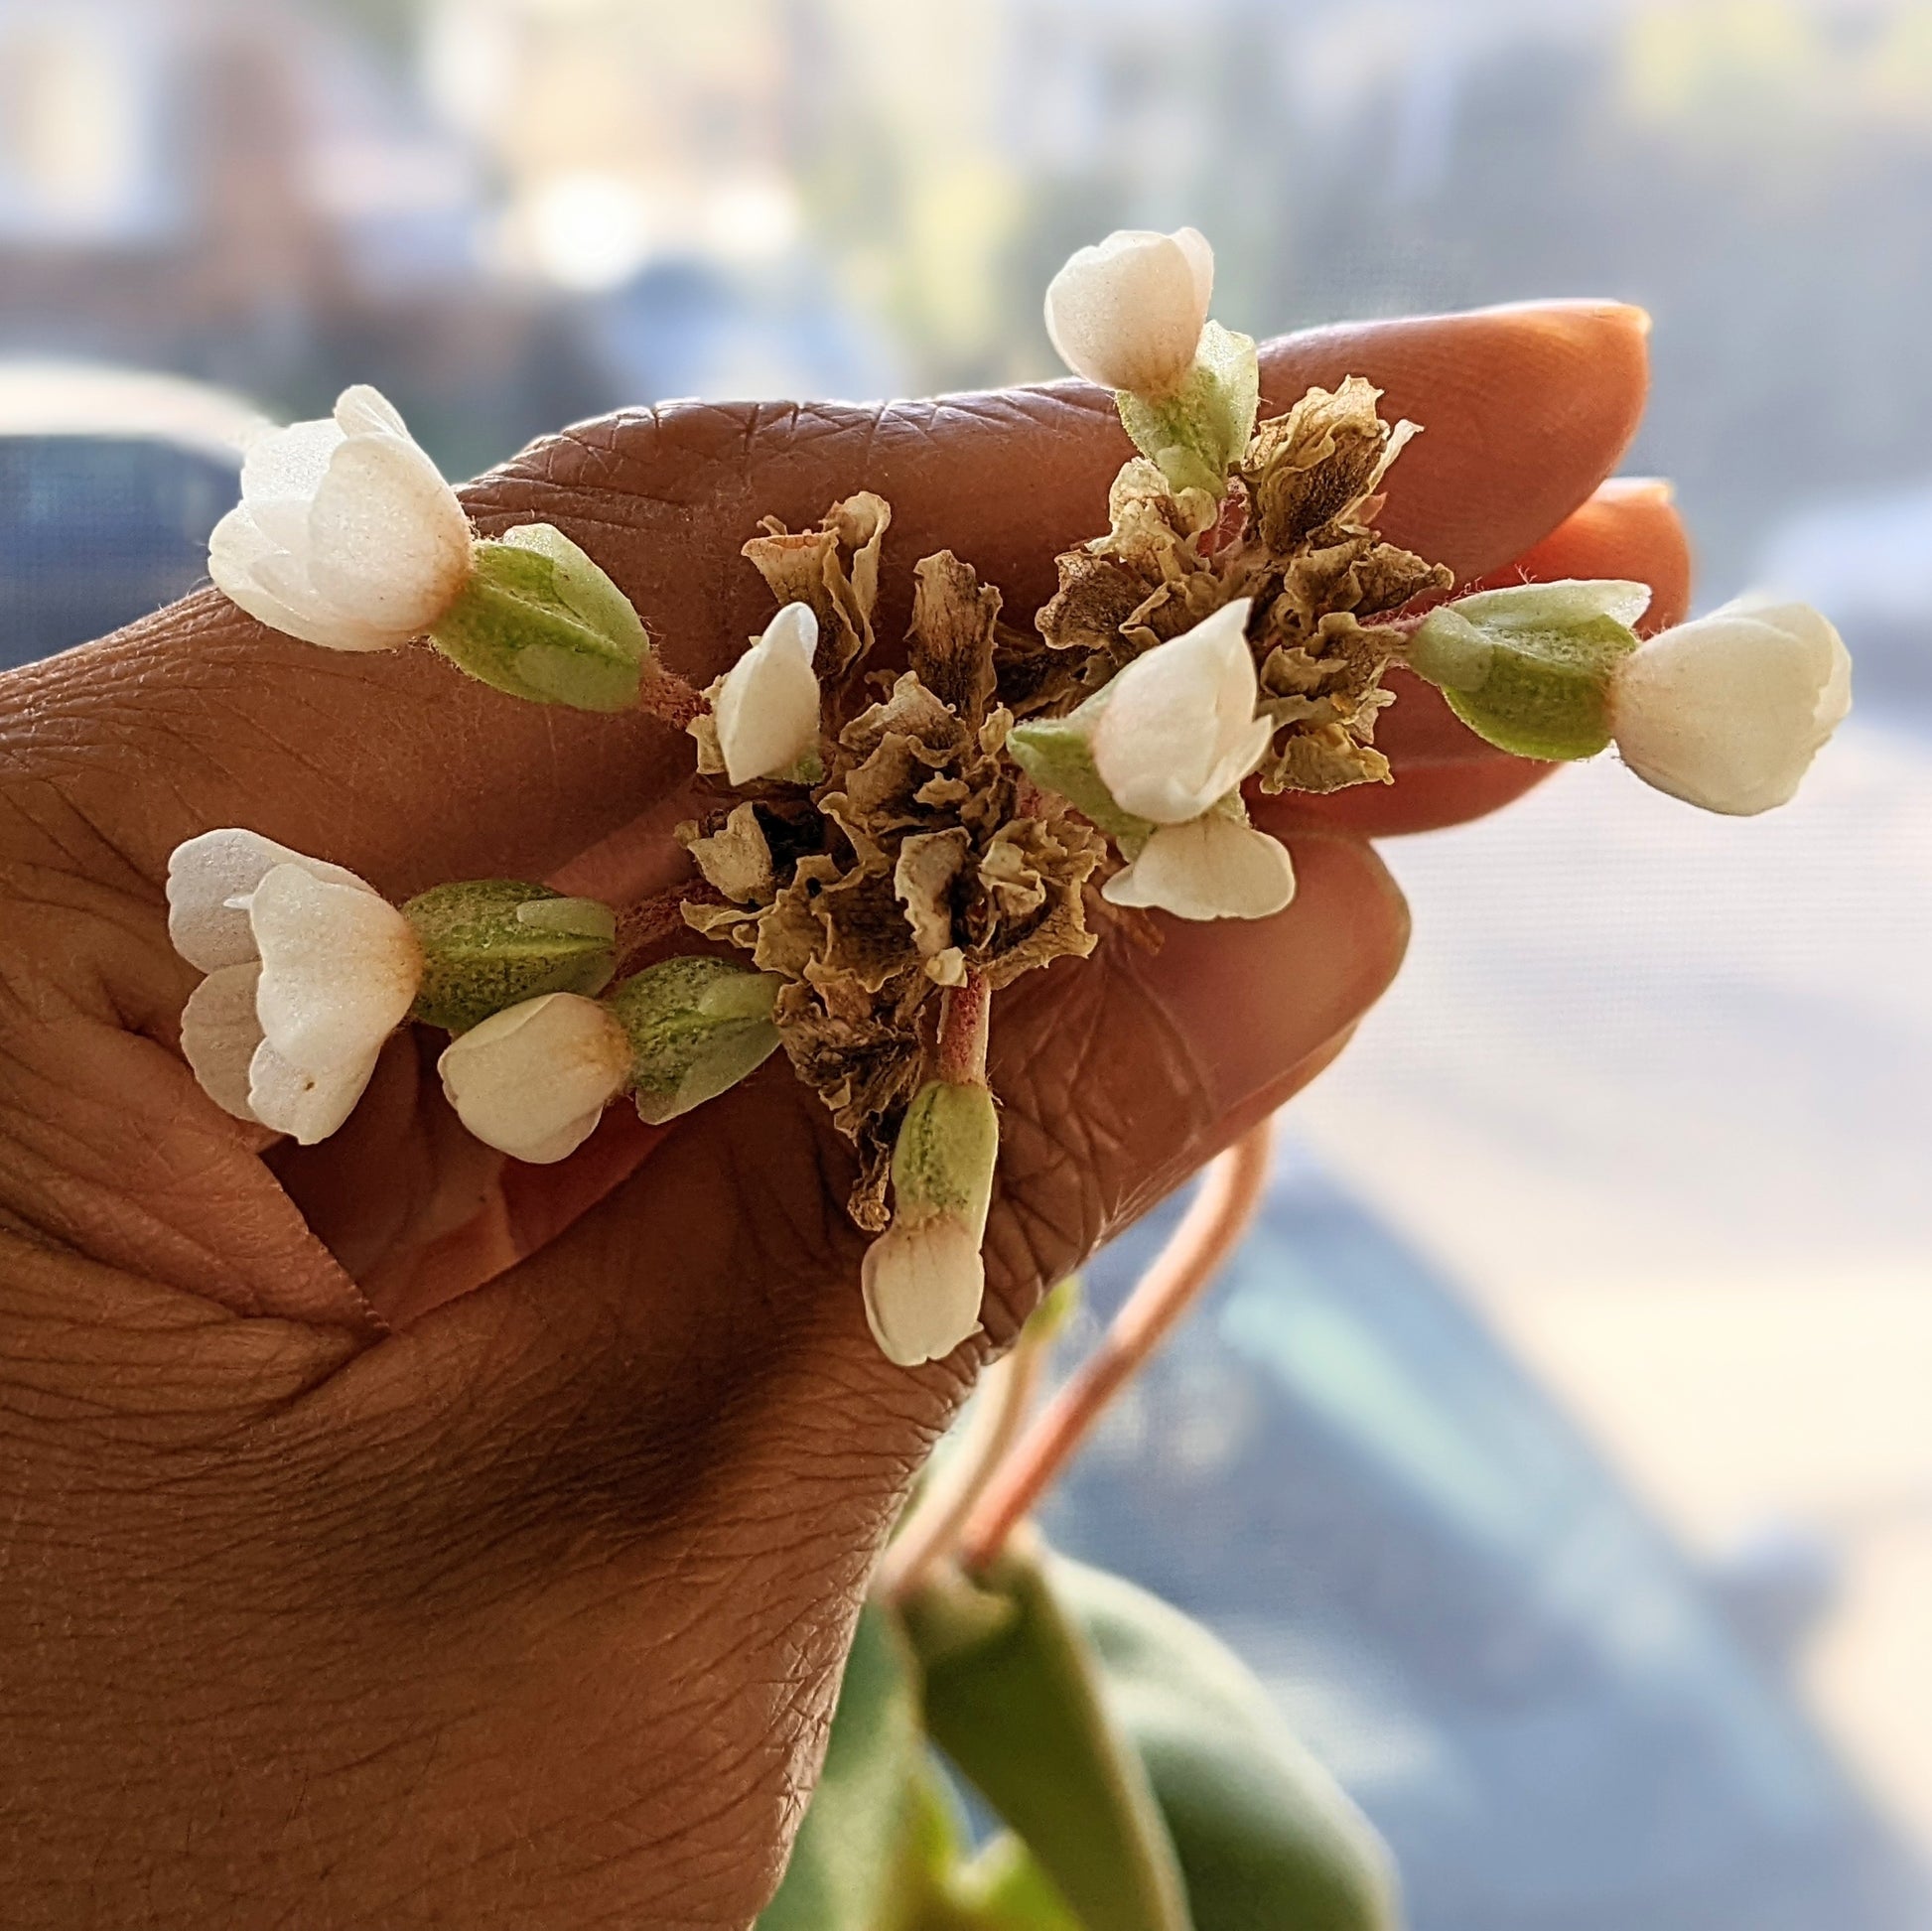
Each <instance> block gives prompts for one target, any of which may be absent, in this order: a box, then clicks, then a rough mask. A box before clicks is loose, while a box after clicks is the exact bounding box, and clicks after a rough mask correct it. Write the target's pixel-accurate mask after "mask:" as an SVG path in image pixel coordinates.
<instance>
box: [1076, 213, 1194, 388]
mask: <svg viewBox="0 0 1932 1931" xmlns="http://www.w3.org/2000/svg"><path fill="white" fill-rule="evenodd" d="M1213 286H1214V254H1213V250H1212V249H1211V248H1209V247H1208V245H1207V242H1206V240H1205V239H1204V238H1203V237H1202V236H1201V235H1199V234H1197V233H1196V232H1195V231H1194V230H1193V229H1191V228H1183V229H1182V230H1181V231H1180V233H1178V234H1155V233H1152V232H1149V231H1147V230H1145V229H1121V230H1118V231H1117V232H1115V233H1113V234H1110V235H1109V236H1108V237H1107V239H1106V240H1105V241H1103V242H1101V243H1099V244H1098V246H1096V247H1092V248H1082V249H1080V250H1079V252H1078V253H1077V254H1075V255H1073V256H1072V257H1071V258H1070V259H1069V260H1068V262H1067V264H1066V266H1065V267H1064V268H1062V269H1061V270H1060V272H1059V273H1058V274H1057V275H1055V276H1054V277H1053V279H1052V281H1051V283H1050V284H1048V286H1047V290H1046V333H1047V335H1048V336H1049V337H1050V338H1051V339H1052V344H1053V346H1054V348H1055V349H1057V350H1058V352H1059V355H1060V358H1061V360H1062V361H1064V362H1065V363H1066V365H1067V367H1069V368H1070V369H1072V370H1073V372H1074V373H1075V374H1076V375H1084V376H1085V377H1086V378H1087V380H1088V381H1089V382H1098V383H1099V384H1100V385H1101V386H1102V387H1103V388H1108V389H1131V390H1133V391H1134V392H1135V393H1136V394H1138V395H1157V396H1158V395H1167V394H1171V393H1172V392H1173V390H1174V389H1175V388H1176V387H1177V386H1178V385H1179V383H1180V380H1181V378H1182V377H1183V376H1184V375H1185V374H1186V373H1187V370H1188V369H1189V368H1190V367H1191V366H1192V364H1193V360H1194V352H1195V350H1196V349H1197V348H1198V347H1199V346H1200V335H1201V329H1202V327H1203V325H1204V324H1205V323H1206V321H1207V304H1208V299H1209V297H1210V296H1211V294H1212V292H1213Z"/></svg>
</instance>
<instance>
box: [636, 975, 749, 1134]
mask: <svg viewBox="0 0 1932 1931" xmlns="http://www.w3.org/2000/svg"><path fill="white" fill-rule="evenodd" d="M777 994H778V983H777V981H776V980H775V979H771V978H768V977H767V976H766V975H765V974H764V973H761V972H753V971H750V970H749V969H748V968H746V967H744V966H737V965H730V964H727V963H726V962H725V961H724V960H722V959H696V958H692V959H666V960H664V961H663V963H662V964H660V965H654V966H650V967H647V968H646V969H645V970H644V971H642V972H640V973H638V974H637V975H636V976H635V977H634V978H631V979H626V980H625V981H624V982H623V984H622V985H621V986H620V987H619V988H618V989H617V991H616V992H614V993H613V994H612V995H611V997H610V998H609V1000H607V1001H606V1004H607V1006H608V1007H609V1008H610V1011H611V1012H612V1013H613V1015H615V1017H616V1019H617V1021H618V1024H619V1025H620V1026H621V1027H622V1028H623V1030H624V1032H625V1033H626V1034H629V1037H630V1044H631V1047H632V1050H633V1051H634V1052H635V1054H636V1067H635V1070H634V1071H633V1073H632V1075H631V1089H632V1092H633V1095H634V1097H635V1099H636V1102H637V1111H638V1113H639V1114H640V1115H641V1116H642V1118H643V1119H644V1121H645V1122H646V1123H647V1124H648V1125H650V1126H662V1125H663V1123H664V1122H665V1121H666V1120H675V1119H676V1118H677V1117H678V1115H679V1114H680V1113H689V1112H690V1111H691V1109H692V1108H693V1107H696V1106H702V1105H703V1104H704V1103H705V1101H706V1100H709V1099H716V1098H717V1096H718V1095H719V1094H720V1093H723V1092H726V1091H728V1090H729V1089H730V1088H731V1087H733V1086H736V1085H737V1084H738V1082H739V1081H740V1080H741V1079H743V1078H744V1077H745V1076H746V1074H747V1073H750V1072H754V1071H756V1070H757V1069H758V1068H759V1066H761V1065H762V1064H763V1063H764V1062H765V1060H766V1059H768V1058H769V1057H770V1056H771V1054H772V1053H773V1052H774V1051H775V1050H776V1049H777V1045H778V1029H777V1028H776V1027H775V1026H773V1025H772V1023H771V1005H772V1002H773V1000H775V999H776V998H777Z"/></svg>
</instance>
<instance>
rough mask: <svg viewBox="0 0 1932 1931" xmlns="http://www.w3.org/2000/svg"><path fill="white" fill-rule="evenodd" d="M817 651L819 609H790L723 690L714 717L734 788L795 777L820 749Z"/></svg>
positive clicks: (714, 703) (790, 606) (772, 625)
mask: <svg viewBox="0 0 1932 1931" xmlns="http://www.w3.org/2000/svg"><path fill="white" fill-rule="evenodd" d="M817 648H818V618H817V616H816V614H815V613H814V612H813V610H812V607H811V606H810V605H809V604H787V605H786V606H785V607H784V609H783V610H781V611H780V612H779V613H778V614H777V616H776V617H774V618H773V619H772V620H771V621H770V622H769V623H767V624H766V625H765V626H764V634H763V635H762V636H760V637H759V638H758V639H757V640H756V641H755V642H754V643H753V644H752V647H751V648H750V649H749V650H747V651H746V652H745V654H744V655H743V656H742V657H740V658H739V660H738V662H737V663H735V664H734V665H733V666H732V668H731V670H730V672H729V673H728V674H727V675H726V677H725V679H724V682H723V683H722V684H721V685H720V686H719V687H718V693H717V696H716V697H715V698H714V699H713V701H712V707H711V708H712V716H713V718H714V720H715V722H716V724H717V728H718V749H719V752H720V754H721V755H722V756H723V758H724V760H725V775H726V776H727V777H728V778H729V779H730V780H731V782H732V783H734V784H749V783H751V782H752V780H753V779H754V778H759V777H784V776H787V775H789V774H790V773H791V772H793V771H794V770H796V769H797V768H798V766H799V764H800V761H801V760H802V759H805V758H806V757H807V756H808V755H809V754H810V753H811V752H813V751H814V750H815V748H816V747H817V744H818V714H819V690H818V677H817V675H816V673H815V672H814V671H813V669H812V657H813V654H814V652H815V651H816V650H817Z"/></svg>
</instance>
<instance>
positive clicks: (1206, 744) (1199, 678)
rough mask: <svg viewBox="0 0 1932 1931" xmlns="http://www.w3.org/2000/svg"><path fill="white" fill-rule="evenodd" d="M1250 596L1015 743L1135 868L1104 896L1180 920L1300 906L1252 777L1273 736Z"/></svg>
mask: <svg viewBox="0 0 1932 1931" xmlns="http://www.w3.org/2000/svg"><path fill="white" fill-rule="evenodd" d="M1251 608H1252V607H1251V605H1250V603H1249V601H1248V600H1247V599H1246V598H1241V599H1237V600H1236V601H1235V602H1233V603H1230V604H1227V605H1224V606H1223V607H1222V608H1221V609H1220V610H1218V611H1216V612H1215V613H1214V614H1213V616H1211V617H1209V618H1207V619H1206V620H1205V621H1202V622H1200V623H1197V624H1196V625H1195V626H1194V627H1193V629H1191V630H1189V631H1187V632H1185V633H1184V634H1183V635H1181V636H1177V637H1175V638H1173V640H1172V641H1170V642H1168V643H1163V644H1159V645H1157V646H1156V647H1155V648H1154V649H1152V650H1150V651H1148V652H1147V653H1146V654H1145V655H1144V656H1141V657H1137V658H1136V659H1135V660H1134V662H1133V663H1131V664H1129V665H1128V666H1127V668H1126V669H1125V670H1123V671H1122V672H1121V673H1120V674H1119V675H1118V676H1117V677H1115V678H1114V679H1113V681H1112V682H1111V683H1109V684H1108V685H1107V686H1106V687H1105V688H1104V689H1103V690H1100V691H1097V692H1096V693H1095V694H1094V695H1093V696H1092V697H1091V698H1089V699H1088V700H1087V701H1086V703H1084V704H1083V705H1081V706H1080V707H1079V709H1078V710H1076V711H1074V712H1072V713H1071V714H1070V715H1068V716H1067V717H1065V718H1060V719H1055V720H1053V721H1052V722H1050V723H1044V724H1028V725H1023V726H1021V727H1020V728H1019V729H1018V730H1016V731H1015V732H1014V733H1013V734H1012V736H1011V738H1010V739H1009V740H1008V745H1009V748H1010V749H1011V750H1012V752H1013V755H1014V757H1015V758H1017V759H1019V760H1020V762H1021V764H1022V765H1024V766H1025V768H1026V769H1027V771H1028V773H1029V775H1031V776H1032V777H1033V779H1034V781H1035V783H1037V784H1040V785H1042V786H1044V787H1045V788H1047V789H1049V790H1053V791H1057V792H1058V793H1059V794H1060V795H1061V796H1062V797H1064V798H1066V799H1067V800H1068V801H1069V802H1070V803H1071V804H1073V805H1074V806H1075V807H1077V808H1078V809H1079V810H1080V811H1082V812H1083V813H1084V814H1085V815H1086V816H1087V817H1089V818H1090V819H1092V820H1093V822H1094V823H1095V824H1096V825H1098V826H1099V827H1100V829H1101V830H1102V831H1104V832H1106V833H1108V834H1109V835H1110V836H1111V837H1112V838H1113V839H1114V841H1115V843H1116V844H1117V845H1118V846H1119V847H1120V850H1121V855H1122V856H1123V857H1124V858H1126V859H1127V860H1128V864H1127V865H1126V867H1125V868H1124V869H1123V870H1122V871H1120V872H1117V873H1116V874H1115V875H1114V876H1113V877H1112V878H1111V879H1109V880H1108V881H1107V883H1106V885H1105V886H1104V887H1102V889H1101V890H1102V893H1103V896H1104V897H1107V898H1108V899H1109V900H1110V901H1111V902H1113V903H1114V904H1117V905H1136V906H1147V907H1158V908H1159V909H1161V910H1164V911H1169V912H1172V913H1173V914H1174V916H1175V917H1178V918H1189V919H1213V918H1267V917H1271V916H1272V915H1273V914H1274V913H1276V912H1278V911H1280V910H1282V909H1283V907H1284V906H1286V905H1287V904H1288V903H1289V902H1290V900H1291V899H1293V897H1295V869H1294V866H1293V864H1292V863H1291V862H1290V859H1289V855H1288V852H1287V850H1286V848H1285V847H1284V846H1283V845H1282V844H1281V842H1280V841H1279V840H1278V839H1274V838H1270V837H1269V836H1268V835H1267V833H1265V832H1260V831H1257V830H1255V828H1254V827H1253V826H1252V825H1251V824H1250V823H1249V822H1248V814H1247V808H1246V807H1245V806H1244V805H1243V804H1242V802H1241V789H1240V787H1241V781H1242V779H1243V778H1245V777H1246V776H1247V775H1248V774H1249V772H1251V771H1252V770H1253V769H1254V768H1255V766H1256V765H1257V764H1259V763H1260V762H1261V759H1262V758H1263V757H1264V755H1265V754H1266V753H1267V750H1268V744H1269V740H1270V738H1271V736H1272V735H1273V728H1272V726H1271V725H1270V724H1269V723H1268V721H1267V719H1265V718H1258V717H1256V716H1255V706H1256V703H1257V701H1258V698H1259V689H1258V686H1257V684H1256V680H1255V666H1254V655H1253V652H1252V651H1251V650H1250V649H1249V647H1248V639H1247V621H1248V616H1249V612H1250V610H1251Z"/></svg>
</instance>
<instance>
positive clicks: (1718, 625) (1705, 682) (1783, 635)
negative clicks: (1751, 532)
mask: <svg viewBox="0 0 1932 1931" xmlns="http://www.w3.org/2000/svg"><path fill="white" fill-rule="evenodd" d="M1649 604H1650V590H1649V587H1648V586H1647V585H1644V584H1638V583H1621V582H1612V581H1604V582H1563V583H1552V584H1521V585H1517V586H1514V587H1512V588H1510V589H1507V590H1490V591H1482V592H1479V593H1477V594H1476V595H1475V596H1473V597H1465V598H1462V599H1460V600H1459V601H1457V602H1455V603H1453V604H1446V605H1444V606H1442V607H1441V608H1440V609H1438V610H1435V611H1432V612H1431V613H1430V614H1429V616H1428V617H1427V618H1426V619H1425V620H1424V621H1423V622H1422V623H1421V624H1420V625H1419V626H1418V628H1417V630H1416V632H1415V635H1414V636H1413V637H1412V638H1411V639H1410V643H1409V647H1408V659H1409V663H1410V666H1411V668H1412V669H1414V670H1416V671H1417V672H1418V673H1419V674H1420V675H1422V676H1423V677H1426V678H1427V679H1428V680H1429V681H1430V682H1431V683H1433V684H1436V685H1438V686H1440V687H1441V689H1442V691H1443V694H1444V696H1445V697H1446V698H1447V699H1448V700H1449V708H1450V709H1451V710H1452V711H1454V713H1455V714H1456V716H1457V717H1459V718H1460V719H1461V720H1462V721H1463V723H1464V724H1466V725H1468V726H1469V728H1470V729H1471V730H1472V731H1474V732H1476V733H1477V734H1478V735H1479V736H1481V737H1482V738H1484V739H1486V740H1487V741H1488V742H1489V743H1491V744H1493V745H1496V746H1498V747H1499V748H1500V749H1502V750H1504V751H1508V752H1513V753H1514V754H1516V755H1517V756H1518V757H1521V758H1540V759H1564V760H1571V759H1585V758H1594V757H1595V756H1596V755H1597V754H1598V753H1599V752H1602V751H1605V750H1607V749H1608V748H1609V747H1610V746H1611V745H1612V744H1614V745H1615V747H1616V749H1617V751H1618V753H1619V754H1620V755H1621V757H1622V759H1623V761H1624V762H1625V763H1626V764H1627V765H1628V766H1629V767H1630V769H1631V770H1632V771H1634V772H1635V773H1636V775H1637V776H1638V777H1640V778H1642V779H1643V780H1644V782H1645V783H1646V784H1650V785H1654V786H1655V787H1656V788H1657V789H1658V790H1660V791H1668V792H1669V793H1670V794H1671V795H1672V796H1673V797H1677V798H1682V799H1684V800H1685V801H1686V802H1687V803H1690V804H1695V805H1698V806H1700V807H1702V808H1703V809H1704V810H1706V811H1718V812H1724V813H1725V814H1727V815H1729V816H1733V817H1748V816H1751V815H1754V814H1755V813H1757V812H1760V811H1769V810H1771V809H1772V808H1774V807H1775V806H1777V805H1781V804H1786V803H1788V802H1789V801H1790V800H1791V798H1792V797H1793V796H1794V795H1795V794H1796V792H1797V789H1798V786H1799V784H1800V783H1801V782H1802V781H1803V778H1804V775H1805V773H1806V771H1807V770H1809V769H1810V767H1811V763H1812V760H1813V759H1815V758H1816V757H1817V755H1818V753H1819V752H1820V750H1822V749H1823V747H1824V746H1825V744H1826V743H1827V742H1828V741H1829V740H1830V738H1831V736H1832V733H1833V732H1834V731H1836V730H1837V729H1838V727H1839V726H1840V725H1841V724H1842V723H1843V722H1844V721H1845V719H1846V717H1847V715H1848V714H1849V713H1850V711H1851V708H1852V658H1851V654H1850V652H1849V651H1847V649H1846V648H1845V644H1844V642H1843V640H1842V639H1841V638H1840V636H1839V634H1838V632H1837V631H1836V630H1835V629H1834V628H1833V627H1832V625H1831V624H1830V623H1829V622H1828V621H1826V620H1825V619H1824V618H1823V617H1821V616H1820V615H1819V614H1818V612H1817V611H1815V610H1813V609H1811V608H1810V607H1809V606H1808V605H1805V604H1794V603H1789V602H1783V601H1780V600H1778V599H1775V598H1770V597H1764V596H1752V597H1742V598H1738V599H1737V600H1735V601H1734V602H1732V603H1729V604H1726V605H1725V606H1724V608H1723V609H1722V610H1718V611H1714V612H1713V613H1712V614H1711V615H1710V616H1709V617H1704V618H1699V619H1697V620H1695V621H1692V622H1689V623H1680V624H1677V625H1675V626H1673V627H1672V628H1670V629H1667V630H1662V631H1660V632H1659V633H1658V634H1657V635H1655V636H1653V637H1648V638H1644V639H1639V638H1638V636H1637V635H1636V632H1635V631H1634V629H1633V628H1632V627H1631V626H1632V625H1633V624H1634V623H1636V621H1638V619H1640V618H1641V617H1642V616H1643V614H1644V612H1645V611H1646V610H1647V609H1648V608H1649Z"/></svg>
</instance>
